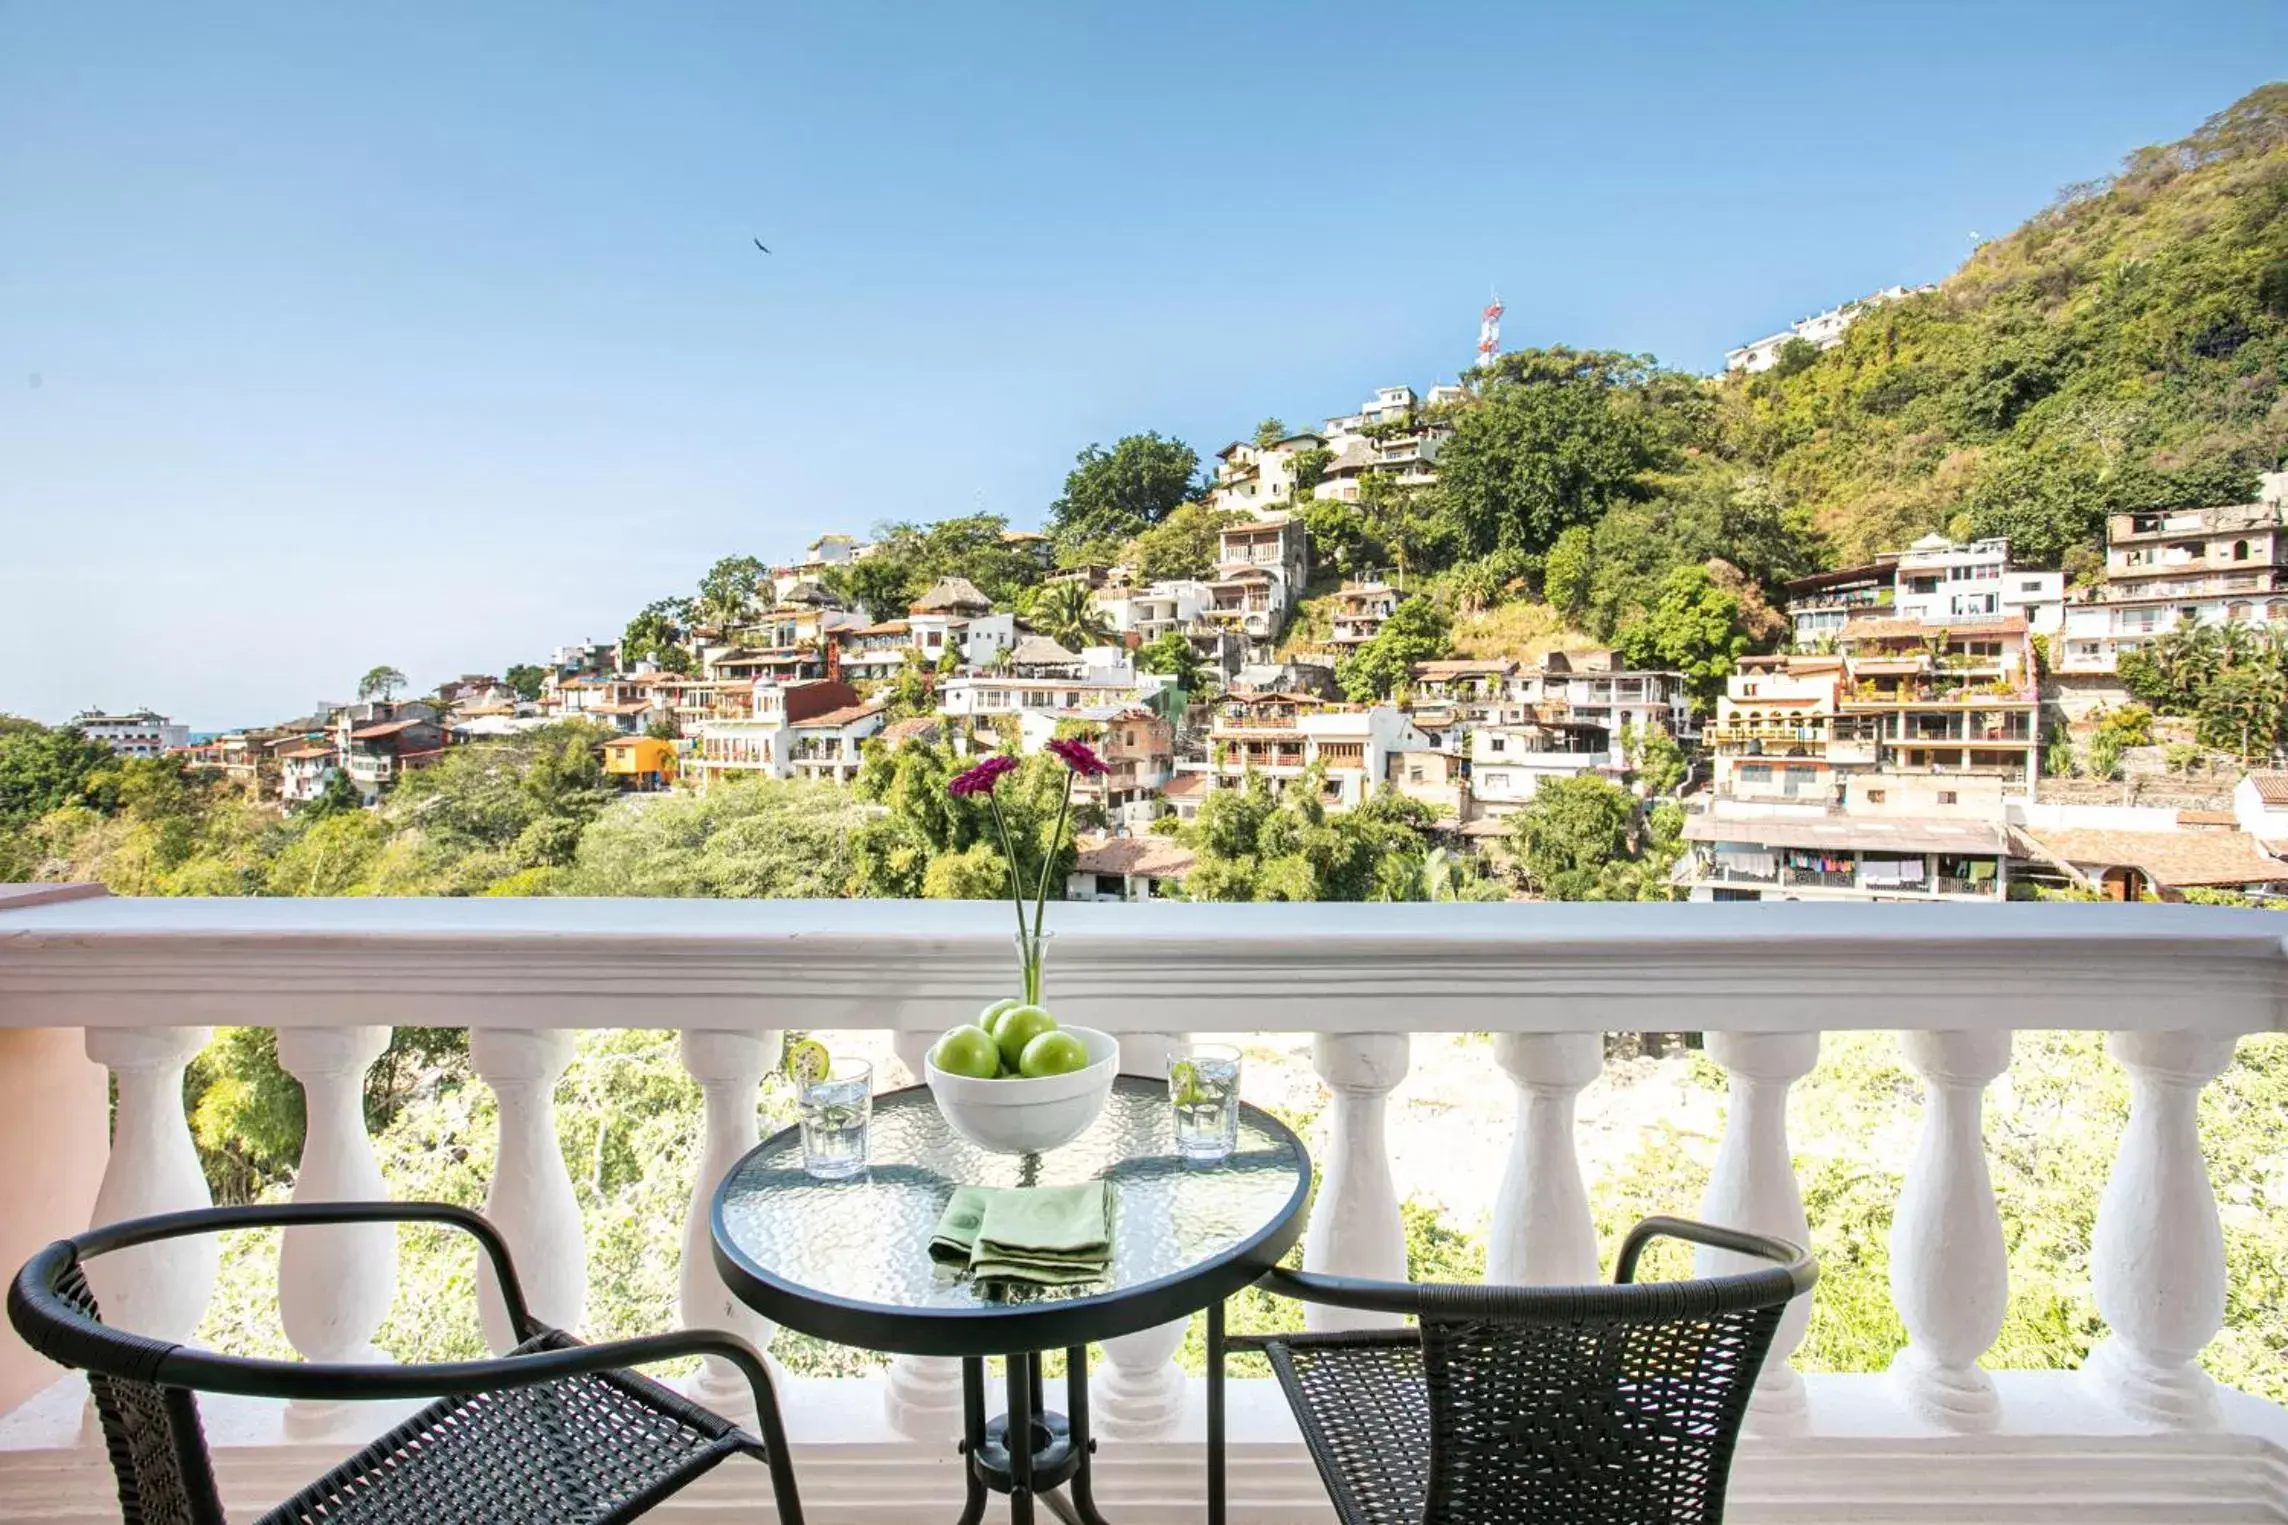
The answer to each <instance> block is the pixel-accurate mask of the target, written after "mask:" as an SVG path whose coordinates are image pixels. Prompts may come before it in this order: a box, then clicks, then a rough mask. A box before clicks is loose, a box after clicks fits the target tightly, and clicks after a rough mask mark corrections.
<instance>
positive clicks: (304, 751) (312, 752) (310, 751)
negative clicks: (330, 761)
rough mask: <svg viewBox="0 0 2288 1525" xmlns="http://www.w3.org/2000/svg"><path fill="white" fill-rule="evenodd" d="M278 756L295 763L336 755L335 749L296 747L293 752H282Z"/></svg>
mask: <svg viewBox="0 0 2288 1525" xmlns="http://www.w3.org/2000/svg"><path fill="white" fill-rule="evenodd" d="M278 755H279V756H280V757H281V758H285V759H290V760H292V761H295V762H303V761H306V760H308V759H309V758H312V757H331V756H333V755H334V749H333V748H332V747H296V748H295V749H294V750H293V751H291V752H281V753H279V754H278Z"/></svg>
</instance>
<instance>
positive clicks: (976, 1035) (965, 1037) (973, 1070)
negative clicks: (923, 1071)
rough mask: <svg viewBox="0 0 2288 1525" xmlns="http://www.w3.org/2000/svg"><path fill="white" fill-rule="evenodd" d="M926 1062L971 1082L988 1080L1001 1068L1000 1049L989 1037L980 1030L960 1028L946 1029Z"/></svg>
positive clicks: (969, 1026)
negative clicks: (964, 1076) (964, 1077)
mask: <svg viewBox="0 0 2288 1525" xmlns="http://www.w3.org/2000/svg"><path fill="white" fill-rule="evenodd" d="M930 1063H932V1064H934V1065H936V1066H937V1067H938V1068H939V1069H941V1070H943V1071H945V1072H946V1073H947V1074H948V1075H967V1076H969V1077H970V1078H971V1079H973V1080H991V1079H992V1078H993V1076H994V1074H995V1073H996V1072H997V1071H999V1069H1000V1068H1001V1050H1000V1049H999V1047H997V1046H996V1045H995V1044H994V1042H993V1035H992V1034H991V1033H989V1032H987V1031H986V1030H985V1029H984V1028H982V1027H976V1026H971V1025H966V1024H965V1025H963V1026H961V1027H956V1028H950V1029H948V1030H947V1032H946V1035H945V1036H944V1037H942V1038H940V1039H938V1040H937V1047H936V1048H933V1049H931V1050H930Z"/></svg>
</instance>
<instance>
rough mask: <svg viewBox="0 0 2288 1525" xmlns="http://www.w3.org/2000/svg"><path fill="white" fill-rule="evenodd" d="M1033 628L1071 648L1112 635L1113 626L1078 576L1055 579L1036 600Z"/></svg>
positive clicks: (1067, 648)
mask: <svg viewBox="0 0 2288 1525" xmlns="http://www.w3.org/2000/svg"><path fill="white" fill-rule="evenodd" d="M1033 628H1034V629H1035V630H1038V631H1039V632H1041V634H1043V635H1045V636H1047V637H1048V638H1049V639H1050V640H1052V641H1054V642H1056V643H1057V644H1058V645H1059V646H1062V647H1064V648H1065V649H1066V650H1068V651H1078V650H1080V649H1081V648H1082V647H1084V646H1091V645H1098V644H1101V643H1102V642H1105V641H1109V640H1111V639H1112V626H1111V625H1109V624H1108V623H1106V622H1105V618H1104V615H1103V613H1102V612H1101V611H1099V610H1098V608H1097V607H1096V601H1095V600H1094V599H1093V598H1091V597H1090V596H1089V591H1088V585H1087V584H1086V583H1084V582H1082V581H1080V580H1079V579H1078V578H1074V579H1071V580H1069V581H1066V582H1055V583H1051V584H1049V585H1048V586H1047V587H1045V588H1043V589H1042V590H1041V596H1040V597H1039V598H1036V599H1035V600H1033Z"/></svg>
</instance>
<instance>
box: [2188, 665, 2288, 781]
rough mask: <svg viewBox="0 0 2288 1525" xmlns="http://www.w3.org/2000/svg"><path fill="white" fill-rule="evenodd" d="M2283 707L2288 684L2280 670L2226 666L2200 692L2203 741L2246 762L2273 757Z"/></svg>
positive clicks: (2199, 719) (2255, 666)
mask: <svg viewBox="0 0 2288 1525" xmlns="http://www.w3.org/2000/svg"><path fill="white" fill-rule="evenodd" d="M2283 706H2288V684H2284V683H2283V681H2282V679H2281V675H2280V673H2279V671H2278V670H2277V669H2274V668H2272V667H2270V666H2267V665H2265V664H2262V663H2255V662H2249V663H2243V664H2240V665H2238V666H2234V667H2228V668H2226V669H2225V670H2224V671H2223V672H2220V673H2218V674H2217V675H2216V677H2215V678H2214V679H2212V680H2211V681H2210V683H2209V685H2208V687H2207V688H2206V689H2204V690H2203V691H2202V693H2201V701H2200V710H2199V712H2198V715H2197V719H2198V724H2199V729H2200V738H2201V741H2202V742H2203V744H2205V745H2207V746H2211V747H2215V748H2216V749H2217V750H2219V751H2222V752H2230V753H2232V754H2233V755H2234V756H2236V757H2238V758H2239V759H2240V760H2241V761H2242V762H2244V763H2246V762H2250V761H2252V760H2254V759H2256V758H2260V757H2269V756H2271V755H2272V754H2273V753H2274V752H2275V751H2277V750H2278V749H2279V745H2280V730H2281V723H2282V718H2283Z"/></svg>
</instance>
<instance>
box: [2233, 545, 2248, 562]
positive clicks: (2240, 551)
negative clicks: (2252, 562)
mask: <svg viewBox="0 0 2288 1525" xmlns="http://www.w3.org/2000/svg"><path fill="white" fill-rule="evenodd" d="M2232 559H2233V560H2235V561H2246V560H2248V542H2247V541H2245V540H2235V541H2234V542H2233V543H2232Z"/></svg>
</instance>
